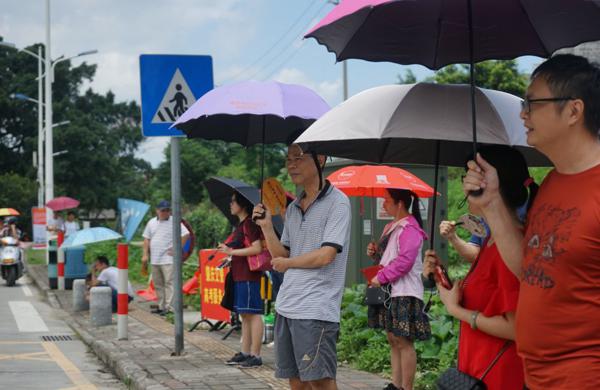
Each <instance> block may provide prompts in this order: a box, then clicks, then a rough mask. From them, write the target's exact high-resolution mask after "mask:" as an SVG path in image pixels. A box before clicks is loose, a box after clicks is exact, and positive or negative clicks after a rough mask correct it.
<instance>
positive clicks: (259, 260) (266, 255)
mask: <svg viewBox="0 0 600 390" xmlns="http://www.w3.org/2000/svg"><path fill="white" fill-rule="evenodd" d="M244 227H245V225H244ZM249 241H250V240H249V239H248V236H247V235H246V229H245V228H244V245H245V246H246V248H249V247H250V246H252V243H251V242H249ZM261 244H262V247H263V248H264V249H263V250H262V252H260V253H259V254H258V255H253V256H246V261H248V268H250V271H253V272H264V271H272V270H273V265H272V264H271V252H269V250H268V249H267V245H266V243H265V241H264V240H262V237H261Z"/></svg>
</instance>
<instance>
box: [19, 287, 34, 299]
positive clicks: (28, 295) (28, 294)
mask: <svg viewBox="0 0 600 390" xmlns="http://www.w3.org/2000/svg"><path fill="white" fill-rule="evenodd" d="M21 289H22V290H23V294H25V296H26V297H31V296H33V293H32V292H31V289H30V288H29V286H27V285H26V284H23V285H21Z"/></svg>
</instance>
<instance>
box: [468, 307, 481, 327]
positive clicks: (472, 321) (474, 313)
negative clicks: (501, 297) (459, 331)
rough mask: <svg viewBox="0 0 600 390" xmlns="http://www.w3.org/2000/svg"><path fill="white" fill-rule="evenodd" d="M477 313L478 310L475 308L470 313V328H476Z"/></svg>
mask: <svg viewBox="0 0 600 390" xmlns="http://www.w3.org/2000/svg"><path fill="white" fill-rule="evenodd" d="M478 315H479V312H478V311H477V310H475V311H474V312H473V314H471V321H470V322H469V323H470V324H471V329H473V330H476V329H477V316H478Z"/></svg>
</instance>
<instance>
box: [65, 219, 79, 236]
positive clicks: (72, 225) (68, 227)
mask: <svg viewBox="0 0 600 390" xmlns="http://www.w3.org/2000/svg"><path fill="white" fill-rule="evenodd" d="M77 230H79V223H78V222H77V221H73V222H69V221H66V222H65V236H68V235H70V234H72V233H75V232H76V231H77Z"/></svg>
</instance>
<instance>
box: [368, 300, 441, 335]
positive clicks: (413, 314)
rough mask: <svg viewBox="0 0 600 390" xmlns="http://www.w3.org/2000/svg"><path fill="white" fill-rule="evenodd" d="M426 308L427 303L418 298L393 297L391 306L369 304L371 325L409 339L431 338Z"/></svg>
mask: <svg viewBox="0 0 600 390" xmlns="http://www.w3.org/2000/svg"><path fill="white" fill-rule="evenodd" d="M424 308H425V304H424V303H423V301H422V300H420V299H418V298H415V297H392V299H391V303H390V305H389V308H386V307H385V306H384V305H378V306H369V309H368V318H369V327H370V328H375V329H385V330H386V331H387V332H391V333H393V334H394V336H401V337H405V338H407V339H409V340H427V339H429V338H431V327H430V326H429V318H427V314H425V312H424V311H423V309H424Z"/></svg>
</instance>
